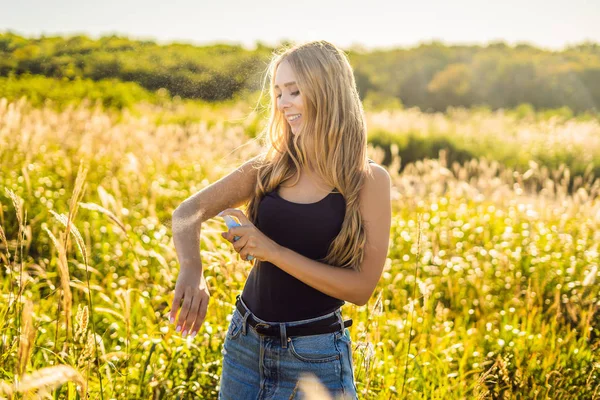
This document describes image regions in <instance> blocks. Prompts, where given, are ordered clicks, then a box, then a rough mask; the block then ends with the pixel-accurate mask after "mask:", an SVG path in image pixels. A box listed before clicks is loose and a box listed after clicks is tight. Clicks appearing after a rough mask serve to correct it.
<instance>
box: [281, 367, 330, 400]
mask: <svg viewBox="0 0 600 400" xmlns="http://www.w3.org/2000/svg"><path fill="white" fill-rule="evenodd" d="M297 388H299V389H300V390H301V391H302V392H303V394H304V397H305V398H306V399H307V400H324V399H329V400H331V396H330V395H329V393H328V392H327V389H325V387H324V386H323V385H322V384H321V382H320V381H319V379H318V378H317V377H316V376H315V375H313V374H308V373H304V374H302V376H301V377H300V379H299V380H298V383H297V384H296V388H295V389H297ZM294 397H295V390H294V393H292V396H291V397H290V398H291V399H293V398H294Z"/></svg>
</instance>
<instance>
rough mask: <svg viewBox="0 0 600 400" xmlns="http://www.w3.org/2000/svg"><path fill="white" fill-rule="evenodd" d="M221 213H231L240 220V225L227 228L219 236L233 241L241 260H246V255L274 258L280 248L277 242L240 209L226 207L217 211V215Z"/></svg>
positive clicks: (261, 258)
mask: <svg viewBox="0 0 600 400" xmlns="http://www.w3.org/2000/svg"><path fill="white" fill-rule="evenodd" d="M223 215H231V216H233V217H236V218H237V219H238V221H240V224H241V225H240V226H236V227H233V228H229V230H228V231H227V232H223V233H221V236H223V237H224V238H225V239H227V240H228V241H229V242H231V243H233V247H234V249H235V251H237V252H238V253H239V255H240V256H241V257H242V260H246V256H248V255H252V256H254V258H256V259H258V260H260V261H271V260H273V259H275V258H276V255H277V253H278V252H279V251H280V248H281V247H280V246H279V244H277V243H276V242H274V241H273V240H271V239H270V238H269V237H268V236H267V235H265V234H264V233H262V232H261V231H260V230H259V229H258V228H257V227H256V226H254V224H253V223H252V222H250V220H249V219H248V218H247V217H246V216H245V215H244V213H243V212H242V211H240V210H238V209H237V208H228V209H226V210H223V211H221V212H220V213H219V216H223ZM235 236H239V239H238V240H235V241H234V237H235Z"/></svg>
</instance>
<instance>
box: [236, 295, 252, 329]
mask: <svg viewBox="0 0 600 400" xmlns="http://www.w3.org/2000/svg"><path fill="white" fill-rule="evenodd" d="M240 302H241V300H240V295H239V294H238V295H237V296H235V305H236V308H237V305H238V303H240ZM242 308H243V309H244V315H242V334H243V335H244V336H246V333H247V330H246V325H248V317H249V316H250V311H248V310H247V309H246V307H242ZM238 311H239V310H238ZM240 314H241V313H240Z"/></svg>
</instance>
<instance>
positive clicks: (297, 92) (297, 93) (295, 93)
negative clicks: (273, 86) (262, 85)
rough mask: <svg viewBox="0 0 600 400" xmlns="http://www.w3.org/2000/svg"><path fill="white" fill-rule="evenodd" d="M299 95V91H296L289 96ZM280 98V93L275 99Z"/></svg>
mask: <svg viewBox="0 0 600 400" xmlns="http://www.w3.org/2000/svg"><path fill="white" fill-rule="evenodd" d="M299 94H300V91H299V90H296V91H295V92H292V93H291V95H292V96H298V95H299ZM280 97H281V93H279V94H278V95H277V98H280Z"/></svg>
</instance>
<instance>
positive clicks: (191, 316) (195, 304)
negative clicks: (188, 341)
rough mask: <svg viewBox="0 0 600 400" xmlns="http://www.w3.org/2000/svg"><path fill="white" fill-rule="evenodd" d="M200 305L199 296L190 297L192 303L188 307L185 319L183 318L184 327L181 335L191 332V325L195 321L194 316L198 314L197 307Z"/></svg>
mask: <svg viewBox="0 0 600 400" xmlns="http://www.w3.org/2000/svg"><path fill="white" fill-rule="evenodd" d="M199 306H200V296H199V295H197V296H194V298H193V299H192V305H191V307H190V311H189V312H188V316H187V319H186V320H185V328H184V329H183V333H182V334H181V336H183V337H185V335H186V334H188V333H190V334H191V333H192V326H193V325H194V322H195V321H196V316H197V315H198V308H199Z"/></svg>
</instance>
